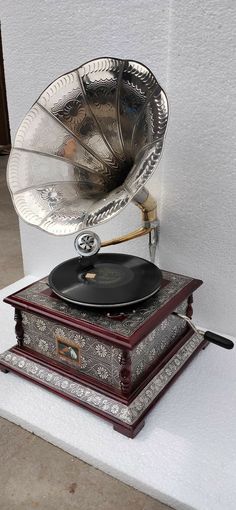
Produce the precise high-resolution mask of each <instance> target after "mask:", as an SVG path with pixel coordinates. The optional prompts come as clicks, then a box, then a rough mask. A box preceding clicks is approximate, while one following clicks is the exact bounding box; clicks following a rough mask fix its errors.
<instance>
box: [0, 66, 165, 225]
mask: <svg viewBox="0 0 236 510" xmlns="http://www.w3.org/2000/svg"><path fill="white" fill-rule="evenodd" d="M167 119H168V104H167V98H166V95H165V93H164V91H163V90H162V89H161V87H160V85H159V83H158V82H157V80H156V78H155V77H154V75H153V74H152V72H151V71H150V70H149V69H148V68H147V67H145V66H144V65H143V64H141V63H139V62H134V61H131V60H121V59H117V58H101V59H96V60H92V61H90V62H87V63H86V64H84V65H82V66H81V67H79V68H78V69H75V70H73V71H71V72H69V73H67V74H65V75H63V76H61V77H59V78H58V79H56V80H55V81H54V82H53V83H52V84H51V85H49V87H47V88H46V90H45V91H44V92H43V93H42V94H41V95H40V96H39V98H38V100H37V101H36V102H35V104H34V105H33V106H32V108H31V109H30V111H29V112H28V113H27V115H26V117H25V118H24V120H23V122H22V124H21V125H20V127H19V129H18V132H17V134H16V138H15V143H14V146H13V148H12V150H11V154H10V157H9V162H8V172H7V174H8V186H9V189H10V192H11V195H12V200H13V203H14V206H15V209H16V211H17V213H18V214H19V216H20V217H21V218H22V219H23V220H24V221H26V222H27V223H30V224H32V225H35V226H36V227H38V228H40V229H43V230H45V231H47V232H49V233H51V234H54V235H67V234H74V233H76V232H78V231H79V230H82V229H84V228H87V227H89V228H91V227H93V226H95V225H98V224H100V223H103V222H104V221H107V220H109V219H111V218H112V217H113V216H115V215H116V214H118V213H119V212H120V211H121V210H122V209H123V208H124V207H125V206H126V205H127V204H128V203H129V202H130V201H131V200H135V196H136V195H138V194H139V192H140V191H141V190H142V189H143V187H144V186H145V184H146V182H147V180H148V179H149V178H150V177H151V175H152V174H153V172H154V171H155V168H156V166H157V164H158V162H159V159H160V156H161V152H162V147H163V141H164V135H165V130H166V125H167Z"/></svg>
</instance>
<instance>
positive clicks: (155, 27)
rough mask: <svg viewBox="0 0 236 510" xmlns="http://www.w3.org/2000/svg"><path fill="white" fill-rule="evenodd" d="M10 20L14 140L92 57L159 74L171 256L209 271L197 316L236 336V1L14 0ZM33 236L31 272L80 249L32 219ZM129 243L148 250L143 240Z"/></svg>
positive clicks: (168, 261)
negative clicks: (165, 122)
mask: <svg viewBox="0 0 236 510" xmlns="http://www.w3.org/2000/svg"><path fill="white" fill-rule="evenodd" d="M1 21H2V36H3V48H4V56H5V70H6V80H7V92H8V103H9V113H10V123H11V129H12V135H14V133H15V131H16V128H17V126H18V125H19V123H20V122H21V120H22V118H23V117H24V115H25V113H26V111H27V110H28V109H29V108H30V106H31V104H32V103H33V102H34V100H35V98H37V96H38V95H39V93H40V92H41V91H42V90H43V89H44V88H45V87H46V86H47V85H48V83H50V81H52V80H53V79H54V78H55V77H56V76H58V75H60V74H62V73H63V72H66V71H68V70H70V69H73V68H74V67H76V66H77V65H78V64H81V63H82V62H84V61H86V60H88V59H92V58H94V57H97V56H98V55H101V56H102V55H111V56H120V57H123V58H125V57H129V58H133V59H137V60H140V61H143V62H144V63H145V64H147V65H148V66H149V67H150V68H151V69H152V71H153V72H154V74H155V75H156V76H157V78H158V80H159V81H160V83H161V85H162V86H163V87H164V89H166V92H167V95H168V98H169V102H170V110H171V111H170V121H169V128H168V130H167V131H168V132H167V139H166V144H165V147H164V157H163V159H162V162H161V164H160V166H159V174H158V175H159V176H158V177H156V178H155V179H153V180H152V181H151V185H152V188H153V190H155V193H156V195H157V196H158V197H159V198H160V195H161V211H160V213H161V221H162V228H161V241H160V254H159V262H160V265H161V267H163V268H164V269H169V270H173V271H179V272H182V273H185V274H189V275H192V276H195V277H198V278H202V279H203V280H204V283H205V285H204V287H202V289H201V290H200V291H199V292H198V293H197V294H196V300H195V305H196V306H195V317H196V320H197V322H198V323H200V324H201V325H202V326H204V327H207V328H214V329H215V330H217V331H219V332H226V333H228V334H233V333H234V331H235V328H236V314H235V310H234V308H235V302H236V272H235V270H234V267H235V264H234V260H235V255H236V235H235V213H236V200H235V198H236V173H235V152H234V142H235V140H233V136H235V95H234V82H235V66H233V52H234V41H233V30H234V26H235V7H234V2H233V0H221V1H220V0H208V1H207V2H205V1H204V0H200V1H199V2H194V1H193V0H189V1H188V2H185V1H184V0H178V1H177V0H172V1H170V4H169V3H168V2H166V1H164V0H162V1H160V2H153V1H152V0H147V1H146V2H143V1H141V0H130V1H129V2H127V1H126V0H120V1H119V2H117V1H116V0H103V1H99V2H96V1H95V0H91V1H90V2H87V1H85V0H80V2H78V3H77V2H75V1H74V0H68V1H67V2H60V4H58V2H56V1H55V0H51V1H45V0H43V1H41V2H40V3H38V2H36V0H34V1H33V2H32V1H30V0H25V2H23V3H22V2H20V3H17V2H15V1H13V0H10V1H9V2H7V4H5V5H3V6H2V19H1ZM233 101H234V103H233ZM128 222H129V225H128ZM137 224H138V213H137V212H136V210H135V208H134V207H133V206H130V207H129V208H128V209H127V210H125V211H124V212H123V213H122V214H121V215H120V216H118V217H117V218H116V219H114V220H113V221H112V222H110V223H108V224H105V225H104V226H103V227H102V228H101V227H100V228H99V229H97V232H98V234H101V235H102V236H103V238H104V237H107V238H108V237H110V236H111V235H114V233H119V232H121V231H122V232H124V230H125V229H127V228H128V227H130V228H131V227H135V226H136V225H137ZM21 234H22V246H23V253H24V263H25V271H26V272H27V273H29V272H31V273H34V274H42V273H45V274H46V273H47V272H48V271H49V270H50V269H51V268H52V267H53V266H55V265H56V263H58V262H60V261H61V260H63V259H65V258H68V257H70V256H74V250H73V237H72V238H71V237H68V238H59V239H55V238H53V237H51V236H48V235H47V234H45V233H42V232H40V231H38V230H36V229H34V228H32V227H30V226H27V225H21ZM118 250H120V251H129V252H130V253H138V254H139V255H143V256H147V249H146V243H145V241H144V240H143V239H140V240H137V241H133V242H132V243H130V244H129V245H125V244H124V245H123V246H119V247H117V251H118Z"/></svg>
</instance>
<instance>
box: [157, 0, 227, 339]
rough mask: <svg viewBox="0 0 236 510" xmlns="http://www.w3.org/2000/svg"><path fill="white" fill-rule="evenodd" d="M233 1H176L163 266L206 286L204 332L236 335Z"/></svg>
mask: <svg viewBox="0 0 236 510" xmlns="http://www.w3.org/2000/svg"><path fill="white" fill-rule="evenodd" d="M235 23H236V5H235V2H234V1H230V0H223V1H222V0H208V1H207V2H206V1H203V0H201V1H200V2H199V1H198V2H195V1H193V0H192V1H190V0H189V1H188V2H184V1H173V3H172V7H171V16H170V38H169V64H168V84H167V94H168V98H169V101H170V105H171V114H170V122H169V129H168V134H167V138H166V145H165V168H164V172H163V181H162V212H161V220H162V235H161V240H160V251H161V253H160V260H161V265H162V266H163V267H165V268H167V269H169V270H170V269H172V270H175V271H177V272H180V273H186V274H191V275H192V276H195V277H198V278H201V279H202V280H204V286H203V287H202V288H201V289H200V290H199V291H198V293H197V294H196V299H195V316H196V319H197V320H198V322H199V323H200V324H202V325H203V326H204V327H207V328H214V329H215V330H216V331H217V330H218V331H219V332H222V333H223V332H225V333H228V334H231V335H235V330H236V313H235V306H236V271H235V268H236V266H235V258H236V168H235V162H236V161H235V160H236V153H235V147H236V144H235V142H236V137H235V133H236V100H235V80H236V67H235V62H234V59H235V49H236V48H235V46H236V39H235V37H234V27H235Z"/></svg>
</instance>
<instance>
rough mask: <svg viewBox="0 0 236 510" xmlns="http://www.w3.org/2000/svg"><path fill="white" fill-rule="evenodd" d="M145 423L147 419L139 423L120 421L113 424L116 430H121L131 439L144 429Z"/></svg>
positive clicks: (121, 432)
mask: <svg viewBox="0 0 236 510" xmlns="http://www.w3.org/2000/svg"><path fill="white" fill-rule="evenodd" d="M144 425H145V420H141V421H140V422H139V423H138V425H121V424H120V423H115V425H113V429H114V430H115V431H116V432H119V433H120V434H122V435H123V436H126V437H129V438H130V439H134V438H135V436H137V434H138V433H139V432H140V430H142V428H143V427H144Z"/></svg>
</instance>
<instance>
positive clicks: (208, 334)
mask: <svg viewBox="0 0 236 510" xmlns="http://www.w3.org/2000/svg"><path fill="white" fill-rule="evenodd" d="M172 314H173V315H177V317H179V318H180V319H183V320H185V321H186V322H187V323H188V324H189V325H190V326H191V328H192V329H193V331H195V333H197V334H198V335H201V336H202V337H203V338H204V340H207V342H211V343H212V344H215V345H218V346H219V347H223V348H224V349H233V347H234V343H233V342H232V340H229V339H228V338H225V337H224V336H221V335H217V334H216V333H213V331H202V330H201V329H198V328H197V327H196V326H195V324H194V323H193V321H192V320H191V319H190V318H189V317H187V315H182V314H181V313H178V312H172Z"/></svg>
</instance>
